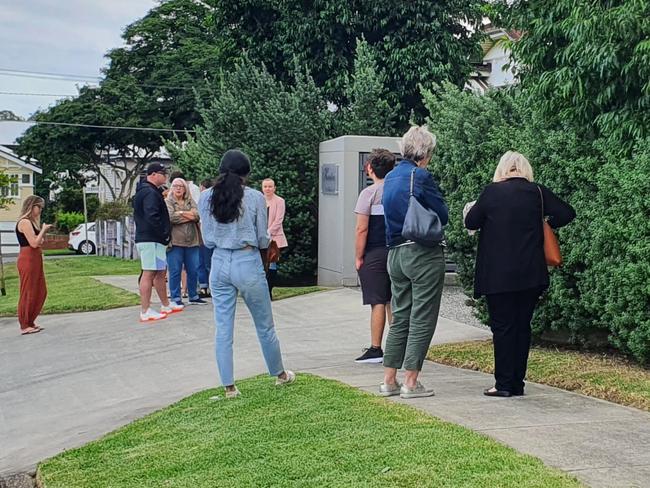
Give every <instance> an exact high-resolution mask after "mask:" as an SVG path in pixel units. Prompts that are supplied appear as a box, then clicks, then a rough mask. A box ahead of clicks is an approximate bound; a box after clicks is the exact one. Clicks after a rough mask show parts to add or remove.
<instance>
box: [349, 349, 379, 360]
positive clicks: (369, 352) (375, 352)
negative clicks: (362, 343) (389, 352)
mask: <svg viewBox="0 0 650 488" xmlns="http://www.w3.org/2000/svg"><path fill="white" fill-rule="evenodd" d="M383 361H384V351H382V350H381V347H369V348H368V349H364V350H363V354H362V355H361V356H359V357H358V358H357V359H355V360H354V362H355V363H381V362H383Z"/></svg>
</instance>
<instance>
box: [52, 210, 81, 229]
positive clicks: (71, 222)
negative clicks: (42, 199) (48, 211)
mask: <svg viewBox="0 0 650 488" xmlns="http://www.w3.org/2000/svg"><path fill="white" fill-rule="evenodd" d="M83 222H84V216H83V214H82V213H79V212H57V214H56V227H57V229H59V231H61V232H63V233H64V234H69V233H70V232H72V230H73V229H74V228H75V227H77V226H78V225H79V224H83Z"/></svg>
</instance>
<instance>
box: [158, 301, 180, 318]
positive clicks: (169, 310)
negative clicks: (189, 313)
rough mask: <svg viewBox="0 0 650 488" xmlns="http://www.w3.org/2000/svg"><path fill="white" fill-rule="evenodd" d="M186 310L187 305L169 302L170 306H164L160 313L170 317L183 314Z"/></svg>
mask: <svg viewBox="0 0 650 488" xmlns="http://www.w3.org/2000/svg"><path fill="white" fill-rule="evenodd" d="M184 308H185V305H183V304H182V303H175V302H169V305H168V306H166V307H165V306H164V305H162V306H161V307H160V313H164V314H165V315H169V314H170V313H175V312H182V311H183V309H184Z"/></svg>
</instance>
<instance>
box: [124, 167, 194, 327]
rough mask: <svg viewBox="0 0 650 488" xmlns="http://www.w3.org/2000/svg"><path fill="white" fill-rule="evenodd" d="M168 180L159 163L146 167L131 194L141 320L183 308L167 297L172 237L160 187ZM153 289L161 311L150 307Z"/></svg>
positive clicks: (152, 318) (159, 316) (164, 170)
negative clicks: (140, 180) (137, 260)
mask: <svg viewBox="0 0 650 488" xmlns="http://www.w3.org/2000/svg"><path fill="white" fill-rule="evenodd" d="M166 181H167V169H166V168H165V167H164V166H163V165H162V164H160V163H151V164H150V165H149V166H148V167H147V179H146V180H145V181H143V182H142V183H140V184H139V185H138V189H137V191H136V193H135V196H134V197H133V219H134V220H135V245H136V248H137V249H138V254H140V261H141V264H142V276H141V278H140V303H141V305H142V311H141V312H140V321H141V322H148V321H152V320H160V319H164V318H166V317H167V315H168V314H170V313H172V312H180V311H181V310H182V309H183V307H182V306H180V305H177V304H170V303H169V300H168V298H167V287H166V285H165V272H166V270H167V244H168V243H169V240H170V237H171V221H170V219H169V213H168V212H167V205H166V204H165V200H164V198H163V196H162V192H161V189H160V187H161V186H162V185H164V184H165V182H166ZM152 286H153V287H155V288H156V293H158V297H159V298H160V302H161V303H162V307H161V309H160V313H158V312H156V311H154V310H152V309H151V287H152Z"/></svg>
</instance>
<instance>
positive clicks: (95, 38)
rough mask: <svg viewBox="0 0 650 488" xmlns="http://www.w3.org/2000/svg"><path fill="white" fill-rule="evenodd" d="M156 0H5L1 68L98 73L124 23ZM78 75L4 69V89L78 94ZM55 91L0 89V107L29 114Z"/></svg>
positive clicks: (0, 0) (0, 12)
mask: <svg viewBox="0 0 650 488" xmlns="http://www.w3.org/2000/svg"><path fill="white" fill-rule="evenodd" d="M157 4H158V1H157V0H0V17H1V18H2V28H0V69H2V70H5V69H14V70H21V71H39V72H53V73H64V74H74V75H85V76H99V75H100V70H101V68H102V67H104V66H105V65H106V60H105V59H104V54H105V53H106V52H107V51H108V50H109V49H111V48H114V47H118V46H120V45H121V44H122V40H121V38H120V36H121V34H122V30H123V29H124V27H125V26H127V25H128V24H130V23H132V22H133V21H135V20H137V19H139V18H141V17H143V16H144V15H145V14H146V13H147V12H148V11H149V9H151V8H152V7H154V6H155V5H157ZM80 83H81V84H83V82H79V81H61V80H52V79H36V78H23V77H15V76H7V75H3V74H2V72H0V92H23V93H25V92H27V93H56V94H76V93H77V90H76V85H78V84H80ZM55 100H56V97H42V96H19V95H4V94H0V110H11V111H13V112H14V113H16V114H18V115H20V116H22V117H25V118H26V117H29V116H30V115H31V114H32V113H34V112H35V111H36V110H38V109H39V108H47V107H48V106H49V105H51V104H52V103H53V102H54V101H55Z"/></svg>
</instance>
